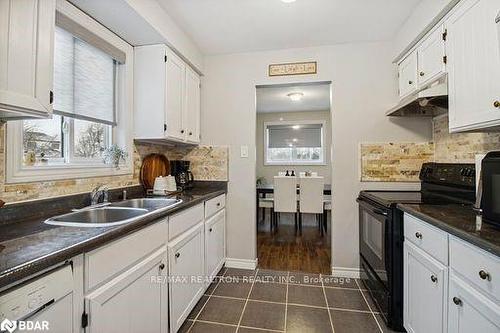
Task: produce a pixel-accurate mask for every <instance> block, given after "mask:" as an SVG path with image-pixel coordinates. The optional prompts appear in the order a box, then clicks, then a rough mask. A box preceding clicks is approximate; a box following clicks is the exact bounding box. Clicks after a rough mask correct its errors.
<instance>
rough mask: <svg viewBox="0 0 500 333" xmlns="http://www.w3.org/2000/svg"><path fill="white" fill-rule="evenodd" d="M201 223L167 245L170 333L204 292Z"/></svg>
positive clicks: (177, 327) (177, 326) (179, 324)
mask: <svg viewBox="0 0 500 333" xmlns="http://www.w3.org/2000/svg"><path fill="white" fill-rule="evenodd" d="M203 226H204V225H203V222H201V223H199V224H197V225H196V226H195V227H193V228H192V229H190V230H189V231H186V232H185V233H184V234H182V235H180V236H179V237H177V238H176V239H175V240H173V241H172V242H170V243H169V244H168V261H169V291H170V293H169V300H170V331H171V332H177V331H178V330H179V328H180V327H181V325H182V323H183V322H184V320H185V319H186V318H187V316H188V315H189V313H190V312H191V310H192V309H193V308H194V306H195V305H196V303H197V302H198V300H199V299H200V298H201V296H202V295H203V292H204V290H205V280H204V275H205V274H204V273H205V262H204V257H205V251H204V237H203V231H204V230H203V229H204V228H203Z"/></svg>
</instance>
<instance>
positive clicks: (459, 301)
mask: <svg viewBox="0 0 500 333" xmlns="http://www.w3.org/2000/svg"><path fill="white" fill-rule="evenodd" d="M453 303H455V305H458V306H462V300H461V299H460V298H458V297H453Z"/></svg>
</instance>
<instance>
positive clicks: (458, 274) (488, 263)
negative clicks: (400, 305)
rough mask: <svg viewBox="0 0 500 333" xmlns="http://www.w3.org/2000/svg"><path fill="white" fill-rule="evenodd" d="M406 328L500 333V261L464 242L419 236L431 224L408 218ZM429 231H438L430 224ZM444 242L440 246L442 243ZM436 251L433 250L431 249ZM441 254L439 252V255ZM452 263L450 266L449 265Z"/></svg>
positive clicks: (412, 332)
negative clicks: (444, 255)
mask: <svg viewBox="0 0 500 333" xmlns="http://www.w3.org/2000/svg"><path fill="white" fill-rule="evenodd" d="M404 223H405V242H404V244H405V245H404V327H405V328H406V330H407V331H408V332H409V333H428V332H448V333H470V332H480V333H500V302H499V300H498V290H500V282H499V280H498V274H497V273H498V272H499V270H498V264H499V262H500V259H499V258H498V257H496V256H494V255H492V254H491V253H488V252H486V251H484V250H482V249H480V248H478V247H476V246H474V245H472V244H470V243H468V242H466V241H464V240H462V239H459V238H457V237H455V236H453V235H450V234H448V233H445V232H444V231H442V230H437V231H434V232H439V233H445V235H446V236H447V238H446V240H444V239H441V240H439V238H436V237H431V236H430V235H432V233H431V234H430V233H429V231H430V230H431V229H429V230H424V231H422V232H419V233H418V234H419V240H420V241H423V240H429V239H430V240H431V242H428V243H425V242H421V243H415V240H414V239H413V238H409V237H410V235H411V234H412V232H413V231H415V230H416V229H415V228H419V230H421V229H422V227H423V226H424V224H426V222H424V221H421V220H419V219H418V218H416V217H413V216H411V215H407V214H405V219H404ZM428 228H434V227H431V226H430V225H428ZM437 243H440V244H437ZM431 244H432V245H434V246H432V247H431V246H430V245H431ZM442 244H446V258H448V257H449V261H448V260H446V261H445V262H443V261H440V260H438V259H437V257H442V256H441V255H438V256H434V255H432V254H431V253H434V254H441V252H442V251H440V250H439V249H440V248H441V247H440V246H437V245H442ZM438 250H439V251H438ZM448 262H449V264H448Z"/></svg>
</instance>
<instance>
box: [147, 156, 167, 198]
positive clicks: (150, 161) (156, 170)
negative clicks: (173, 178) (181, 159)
mask: <svg viewBox="0 0 500 333" xmlns="http://www.w3.org/2000/svg"><path fill="white" fill-rule="evenodd" d="M168 175H170V162H169V161H168V158H166V157H165V155H161V154H151V155H148V156H146V157H145V158H144V160H143V161H142V166H141V174H140V180H141V184H142V186H144V188H145V189H146V190H148V189H152V188H153V186H154V183H155V179H156V177H159V176H162V177H165V176H168Z"/></svg>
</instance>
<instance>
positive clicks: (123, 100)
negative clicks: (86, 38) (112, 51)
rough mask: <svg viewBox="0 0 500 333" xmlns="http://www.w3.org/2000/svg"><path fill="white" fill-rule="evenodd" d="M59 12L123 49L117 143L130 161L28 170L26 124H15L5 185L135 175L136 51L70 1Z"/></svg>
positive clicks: (10, 134)
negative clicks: (134, 79)
mask: <svg viewBox="0 0 500 333" xmlns="http://www.w3.org/2000/svg"><path fill="white" fill-rule="evenodd" d="M56 10H57V11H59V12H61V13H62V14H64V15H65V16H67V17H68V18H70V19H71V20H72V21H74V22H75V23H77V24H79V25H81V26H83V27H85V28H86V29H88V30H89V31H91V32H93V33H94V34H96V35H97V36H99V37H101V38H102V39H104V40H106V41H107V42H108V43H110V44H111V45H113V46H114V47H116V48H118V49H120V50H121V51H123V52H124V53H125V55H126V62H125V64H123V65H120V67H119V69H118V73H117V75H118V80H117V81H118V82H119V87H118V89H117V91H116V92H117V105H116V113H117V114H116V118H117V121H118V126H117V127H115V128H114V129H113V142H114V143H116V144H117V145H119V146H120V147H122V148H125V149H126V150H127V152H128V157H127V158H126V161H125V162H123V163H121V164H120V167H119V168H118V169H117V168H115V167H113V166H111V165H109V164H104V163H98V164H95V163H80V164H78V163H71V164H65V165H47V166H36V167H30V166H24V165H23V158H24V152H23V142H22V140H23V139H22V137H23V136H22V133H23V129H22V122H21V121H12V122H8V123H7V144H6V161H5V164H6V175H5V181H6V183H9V184H12V183H25V182H36V181H52V180H61V179H75V178H87V177H103V176H117V175H127V174H132V173H133V160H134V158H133V147H134V146H133V137H132V120H133V100H132V98H133V64H134V49H133V47H132V46H131V45H130V44H128V43H127V42H125V41H124V40H122V39H121V38H120V37H118V36H117V35H115V34H114V33H113V32H111V31H110V30H108V29H107V28H106V27H104V26H103V25H101V24H100V23H98V22H97V21H95V20H94V19H92V18H91V17H90V16H88V15H87V14H85V13H84V12H82V11H81V10H80V9H78V8H77V7H75V6H73V5H72V4H70V3H69V2H67V1H66V0H57V9H56Z"/></svg>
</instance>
